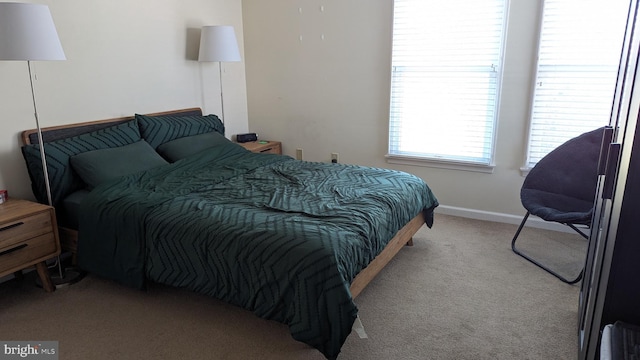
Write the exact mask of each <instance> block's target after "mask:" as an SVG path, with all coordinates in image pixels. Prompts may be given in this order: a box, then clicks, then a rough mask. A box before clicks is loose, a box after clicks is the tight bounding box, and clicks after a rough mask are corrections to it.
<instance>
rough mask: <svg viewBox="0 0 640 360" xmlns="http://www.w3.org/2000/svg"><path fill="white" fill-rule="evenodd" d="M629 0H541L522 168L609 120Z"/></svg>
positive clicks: (529, 165)
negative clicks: (528, 130) (541, 5)
mask: <svg viewBox="0 0 640 360" xmlns="http://www.w3.org/2000/svg"><path fill="white" fill-rule="evenodd" d="M628 8H629V0H609V1H602V0H545V1H544V9H543V15H542V23H541V29H540V41H539V45H538V64H537V73H536V81H535V88H534V96H533V101H532V106H531V124H530V132H529V146H528V151H527V154H528V155H527V160H526V164H525V168H531V167H533V166H534V165H535V164H536V163H537V162H538V160H540V159H541V158H542V157H544V156H545V155H546V154H547V153H549V152H550V151H551V150H553V149H555V148H556V147H558V146H559V145H560V144H562V143H563V142H565V141H567V140H569V139H571V138H573V137H575V136H578V135H580V134H582V133H584V132H587V131H590V130H593V129H596V128H598V127H601V126H604V125H607V124H608V123H609V118H610V113H611V107H612V103H613V96H614V91H615V85H616V78H617V75H618V63H619V61H620V54H621V49H622V42H623V37H624V29H625V25H626V18H627V12H628Z"/></svg>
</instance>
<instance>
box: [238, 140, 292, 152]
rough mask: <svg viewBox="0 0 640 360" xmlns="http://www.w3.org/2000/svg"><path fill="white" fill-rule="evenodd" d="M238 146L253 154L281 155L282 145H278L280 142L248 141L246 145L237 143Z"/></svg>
mask: <svg viewBox="0 0 640 360" xmlns="http://www.w3.org/2000/svg"><path fill="white" fill-rule="evenodd" d="M238 145H240V146H242V147H243V148H245V149H247V150H249V151H252V152H255V153H263V154H278V155H282V143H280V141H266V142H264V143H261V142H260V141H249V142H246V143H238Z"/></svg>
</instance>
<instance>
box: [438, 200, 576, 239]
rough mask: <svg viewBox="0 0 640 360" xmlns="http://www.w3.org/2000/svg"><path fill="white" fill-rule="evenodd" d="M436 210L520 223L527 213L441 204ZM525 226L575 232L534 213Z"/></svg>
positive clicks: (507, 222)
mask: <svg viewBox="0 0 640 360" xmlns="http://www.w3.org/2000/svg"><path fill="white" fill-rule="evenodd" d="M435 212H436V213H437V214H443V215H452V216H458V217H464V218H469V219H476V220H484V221H494V222H500V223H506V224H515V225H520V223H521V222H522V218H523V217H524V214H525V213H526V210H524V209H523V210H522V216H517V215H511V214H503V213H496V212H491V211H483V210H476V209H466V208H460V207H455V206H447V205H440V206H438V207H437V208H436V210H435ZM525 226H527V227H534V228H538V229H545V230H553V231H561V232H568V233H572V232H574V231H573V230H572V229H571V228H570V227H568V226H566V225H563V224H559V223H555V222H549V221H544V220H542V219H540V218H539V217H537V216H533V215H531V216H529V219H528V220H527V224H526V225H525Z"/></svg>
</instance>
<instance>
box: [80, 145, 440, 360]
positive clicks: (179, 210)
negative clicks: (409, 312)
mask: <svg viewBox="0 0 640 360" xmlns="http://www.w3.org/2000/svg"><path fill="white" fill-rule="evenodd" d="M437 205H438V203H437V200H436V199H435V197H434V196H433V194H432V193H431V191H430V189H429V188H428V187H427V185H426V184H425V183H424V182H423V181H422V180H420V179H419V178H417V177H415V176H413V175H409V174H406V173H402V172H398V171H393V170H385V169H375V168H366V167H360V166H349V165H342V164H325V163H313V162H304V161H297V160H293V159H291V158H289V157H286V156H279V155H268V154H254V153H251V152H248V151H246V150H244V149H243V148H242V147H240V146H237V145H235V144H230V146H223V147H215V148H211V149H209V150H205V151H203V152H201V153H198V154H196V155H194V156H191V157H189V158H186V159H183V160H180V161H178V162H175V163H173V164H169V165H166V166H161V167H158V168H154V169H152V170H149V171H145V172H141V173H137V174H134V175H130V176H125V177H122V178H120V179H117V180H114V181H111V182H109V183H105V184H101V185H100V186H98V187H97V188H95V189H94V190H93V191H92V192H91V193H90V194H89V196H88V198H87V199H86V200H85V201H83V203H82V215H81V218H80V229H79V230H80V231H79V237H80V238H79V244H78V263H79V265H80V267H82V268H83V269H85V270H87V271H89V272H92V273H94V274H97V275H100V276H103V277H107V278H110V279H113V280H116V281H119V282H121V283H124V284H127V285H130V286H135V287H139V288H143V287H144V284H145V281H153V282H157V283H163V284H168V285H172V286H178V287H186V288H189V289H191V290H194V291H197V292H200V293H204V294H208V295H211V296H213V297H216V298H218V299H221V300H224V301H226V302H229V303H232V304H235V305H237V306H241V307H243V308H245V309H248V310H251V311H253V312H254V313H255V314H256V315H258V316H260V317H263V318H266V319H273V320H276V321H279V322H283V323H285V324H288V325H289V328H290V331H291V334H292V336H293V337H294V338H295V339H297V340H299V341H303V342H305V343H307V344H309V345H311V346H313V347H315V348H317V349H318V350H320V351H321V352H322V353H323V354H324V355H325V356H326V357H327V358H335V357H336V356H337V355H338V353H339V352H340V347H341V346H342V344H343V343H344V341H345V339H346V337H347V335H349V333H350V331H351V326H352V324H353V321H354V319H355V317H356V314H357V308H356V305H355V304H354V302H353V299H352V297H351V294H350V292H349V287H350V283H351V281H352V280H353V278H354V277H355V276H356V275H357V274H358V272H359V271H360V270H362V269H363V268H364V267H365V266H366V265H367V264H368V263H369V262H370V261H371V260H372V259H373V258H374V257H375V256H376V255H377V254H378V253H379V252H380V251H381V250H382V249H383V248H384V246H385V245H386V243H387V242H388V241H389V240H390V239H391V238H392V237H393V236H394V234H395V233H396V232H397V231H398V229H400V228H401V227H402V226H403V225H404V224H405V223H407V222H408V221H409V220H410V219H411V218H413V217H414V216H416V215H417V214H419V213H421V212H423V213H424V214H425V217H426V219H427V223H428V225H429V226H431V222H432V219H433V218H432V210H433V208H435V207H436V206H437Z"/></svg>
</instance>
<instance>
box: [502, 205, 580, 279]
mask: <svg viewBox="0 0 640 360" xmlns="http://www.w3.org/2000/svg"><path fill="white" fill-rule="evenodd" d="M529 214H530V213H529V212H528V211H527V213H526V214H525V215H524V218H523V219H522V222H521V223H520V226H519V227H518V230H517V231H516V234H515V236H514V237H513V240H511V250H513V252H514V253H516V254H518V255H520V256H522V257H523V258H525V259H527V260H528V261H529V262H531V263H533V264H534V265H537V266H538V267H539V268H541V269H543V270H544V271H546V272H548V273H549V274H551V275H553V276H555V277H557V278H558V279H560V280H561V281H562V282H564V283H567V284H569V285H572V284H575V283H577V282H578V281H580V280H582V276H583V274H584V268H582V270H580V274H578V277H576V278H575V279H571V280H570V279H567V278H565V277H563V276H562V275H560V274H558V273H557V272H555V271H553V270H551V269H550V268H548V267H546V266H544V265H542V264H541V263H540V262H538V261H537V260H535V259H533V258H531V257H529V256H528V255H527V254H524V253H522V252H520V250H518V249H517V248H516V239H517V238H518V235H520V231H522V228H523V227H524V224H525V223H526V222H527V219H528V218H529ZM566 225H568V226H570V227H571V228H572V229H574V230H575V231H577V232H578V233H580V234H581V235H582V236H584V237H585V238H588V236H586V234H584V233H583V232H582V231H580V230H579V229H578V228H576V227H575V226H573V224H566Z"/></svg>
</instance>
